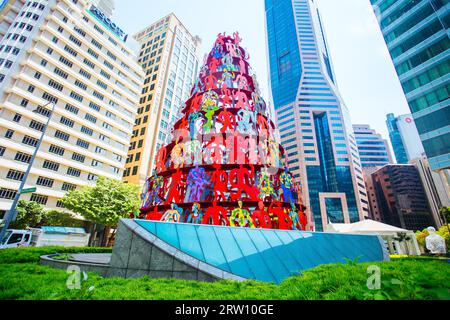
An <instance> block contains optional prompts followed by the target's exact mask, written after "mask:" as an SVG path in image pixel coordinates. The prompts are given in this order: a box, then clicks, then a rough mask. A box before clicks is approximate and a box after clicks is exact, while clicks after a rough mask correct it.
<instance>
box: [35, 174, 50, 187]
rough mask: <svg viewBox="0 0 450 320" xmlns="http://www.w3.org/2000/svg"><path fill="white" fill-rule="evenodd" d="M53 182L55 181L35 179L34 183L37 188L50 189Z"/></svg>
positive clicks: (41, 178) (42, 178)
mask: <svg viewBox="0 0 450 320" xmlns="http://www.w3.org/2000/svg"><path fill="white" fill-rule="evenodd" d="M54 182H55V180H53V179H49V178H44V177H39V178H38V179H37V181H36V184H37V185H38V186H43V187H46V188H52V187H53V183H54Z"/></svg>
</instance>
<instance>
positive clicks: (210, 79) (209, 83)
mask: <svg viewBox="0 0 450 320" xmlns="http://www.w3.org/2000/svg"><path fill="white" fill-rule="evenodd" d="M205 86H206V87H205V89H206V90H211V89H217V79H216V77H214V76H213V75H212V74H210V75H209V76H207V77H206V78H205Z"/></svg>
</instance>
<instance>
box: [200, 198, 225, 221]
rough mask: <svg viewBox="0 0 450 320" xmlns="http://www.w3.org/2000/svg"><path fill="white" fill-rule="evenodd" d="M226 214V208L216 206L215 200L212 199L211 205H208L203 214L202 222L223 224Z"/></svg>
mask: <svg viewBox="0 0 450 320" xmlns="http://www.w3.org/2000/svg"><path fill="white" fill-rule="evenodd" d="M227 215H228V211H227V209H225V208H224V207H220V206H218V205H217V201H213V206H212V207H209V208H208V209H207V210H206V212H205V215H204V216H203V220H202V224H212V225H214V226H220V225H224V222H225V221H226V220H227V219H228V217H227ZM210 221H211V223H210Z"/></svg>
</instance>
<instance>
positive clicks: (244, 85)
mask: <svg viewBox="0 0 450 320" xmlns="http://www.w3.org/2000/svg"><path fill="white" fill-rule="evenodd" d="M236 82H237V84H238V89H239V90H249V87H248V80H247V78H246V77H245V76H244V75H242V74H239V75H238V76H237V77H236Z"/></svg>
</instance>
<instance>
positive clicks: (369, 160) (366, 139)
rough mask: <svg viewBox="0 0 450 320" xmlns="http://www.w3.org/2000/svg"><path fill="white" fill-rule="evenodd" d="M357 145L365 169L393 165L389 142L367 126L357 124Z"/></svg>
mask: <svg viewBox="0 0 450 320" xmlns="http://www.w3.org/2000/svg"><path fill="white" fill-rule="evenodd" d="M353 130H354V131H355V137H356V143H357V145H358V150H359V155H360V157H361V164H362V166H363V168H369V167H382V166H384V165H386V164H389V163H393V161H392V155H391V151H390V149H389V145H388V142H387V141H386V140H385V139H383V137H382V136H381V134H378V133H377V132H376V131H375V130H373V129H372V128H370V126H369V125H366V124H355V125H354V126H353Z"/></svg>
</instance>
